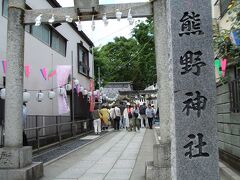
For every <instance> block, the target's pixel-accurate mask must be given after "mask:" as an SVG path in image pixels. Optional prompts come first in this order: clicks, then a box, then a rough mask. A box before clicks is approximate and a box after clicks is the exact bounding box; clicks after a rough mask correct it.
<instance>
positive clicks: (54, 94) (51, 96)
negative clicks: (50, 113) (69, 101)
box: [48, 90, 56, 100]
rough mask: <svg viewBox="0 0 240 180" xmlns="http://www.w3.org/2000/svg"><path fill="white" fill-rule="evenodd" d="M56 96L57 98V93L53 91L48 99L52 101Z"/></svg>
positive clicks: (49, 93)
mask: <svg viewBox="0 0 240 180" xmlns="http://www.w3.org/2000/svg"><path fill="white" fill-rule="evenodd" d="M55 96H56V93H55V92H54V91H53V90H51V91H49V92H48V98H49V99H51V100H52V99H53V98H55Z"/></svg>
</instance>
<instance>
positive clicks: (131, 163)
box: [42, 129, 152, 180]
mask: <svg viewBox="0 0 240 180" xmlns="http://www.w3.org/2000/svg"><path fill="white" fill-rule="evenodd" d="M145 131H146V130H145V129H141V131H140V132H126V131H125V130H122V131H120V132H113V133H111V134H109V135H107V136H106V137H104V138H102V139H100V140H98V141H96V142H94V143H92V144H90V145H88V146H86V147H84V148H82V149H80V150H78V151H76V152H74V153H72V154H70V155H68V156H66V157H65V158H63V159H60V160H58V161H56V162H54V163H52V164H50V165H48V166H45V168H44V174H45V176H44V178H42V180H59V179H62V180H63V179H65V180H67V179H71V180H102V179H104V180H110V179H111V180H114V179H122V180H123V179H124V180H128V179H130V178H131V179H136V180H137V179H139V178H140V176H141V178H143V177H144V166H145V159H144V158H143V157H144V152H145V151H146V150H147V149H148V148H146V147H145V150H143V151H142V150H141V151H140V152H139V150H140V147H141V145H142V142H143V139H144V135H145ZM148 131H149V132H150V131H151V130H147V132H148ZM146 134H148V133H146ZM149 137H150V135H149ZM149 137H147V139H148V138H149ZM145 144H146V145H147V140H146V143H145ZM151 146H152V145H151ZM143 149H144V148H143ZM147 151H148V152H149V153H148V154H152V151H151V148H150V150H149V149H148V150H147ZM139 155H140V156H139ZM148 157H150V155H149V156H148ZM150 160H151V159H150ZM136 161H137V163H136ZM135 164H136V166H135ZM140 166H141V170H139V169H140V168H138V167H140ZM139 172H140V173H141V175H139Z"/></svg>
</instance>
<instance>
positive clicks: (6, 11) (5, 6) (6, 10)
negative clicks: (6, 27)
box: [2, 0, 8, 17]
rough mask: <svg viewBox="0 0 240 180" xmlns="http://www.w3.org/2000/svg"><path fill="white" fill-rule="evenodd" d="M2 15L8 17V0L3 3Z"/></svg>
mask: <svg viewBox="0 0 240 180" xmlns="http://www.w3.org/2000/svg"><path fill="white" fill-rule="evenodd" d="M2 15H3V16H5V17H8V0H3V1H2Z"/></svg>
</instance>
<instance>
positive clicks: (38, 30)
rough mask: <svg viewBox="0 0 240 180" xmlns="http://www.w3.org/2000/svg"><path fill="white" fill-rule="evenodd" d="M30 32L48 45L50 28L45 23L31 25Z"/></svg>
mask: <svg viewBox="0 0 240 180" xmlns="http://www.w3.org/2000/svg"><path fill="white" fill-rule="evenodd" d="M31 34H32V35H33V36H34V37H36V38H38V39H39V40H40V41H42V42H44V43H46V44H47V45H50V29H49V27H47V26H45V25H41V26H32V29H31Z"/></svg>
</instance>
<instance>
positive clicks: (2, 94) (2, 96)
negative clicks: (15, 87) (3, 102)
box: [1, 88, 6, 99]
mask: <svg viewBox="0 0 240 180" xmlns="http://www.w3.org/2000/svg"><path fill="white" fill-rule="evenodd" d="M5 96H6V89H5V88H3V89H1V99H5Z"/></svg>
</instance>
